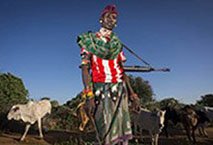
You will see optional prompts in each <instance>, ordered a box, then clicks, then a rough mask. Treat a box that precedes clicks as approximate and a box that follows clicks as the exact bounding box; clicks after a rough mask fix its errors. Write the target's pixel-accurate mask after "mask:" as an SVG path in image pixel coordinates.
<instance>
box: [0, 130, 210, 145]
mask: <svg viewBox="0 0 213 145" xmlns="http://www.w3.org/2000/svg"><path fill="white" fill-rule="evenodd" d="M207 133H208V135H209V137H208V138H205V137H199V136H198V133H197V132H196V139H197V145H213V127H211V128H207ZM20 136H21V134H15V133H1V134H0V145H59V144H65V143H64V142H66V141H69V140H72V139H74V140H78V141H79V140H81V142H82V140H85V139H86V140H88V139H89V140H91V139H93V138H94V137H95V136H94V133H88V134H85V133H80V132H78V133H77V132H66V131H49V132H47V133H45V134H44V136H45V137H44V139H43V140H40V139H39V138H38V135H37V134H29V135H27V136H26V139H25V141H23V142H19V138H20ZM76 142H77V141H76ZM142 142H143V143H142ZM77 144H78V143H76V145H77ZM149 144H150V142H149V138H148V136H144V138H143V141H140V140H139V143H135V142H133V141H130V145H149ZM66 145H68V144H67V143H66ZM70 145H74V144H72V143H71V144H70ZM85 145H86V144H85ZM87 145H88V144H87ZM159 145H190V143H189V142H188V140H187V138H186V135H185V134H184V133H182V134H173V135H172V137H169V138H166V137H165V136H164V135H160V138H159Z"/></svg>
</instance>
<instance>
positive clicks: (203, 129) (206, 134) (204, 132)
mask: <svg viewBox="0 0 213 145" xmlns="http://www.w3.org/2000/svg"><path fill="white" fill-rule="evenodd" d="M202 131H203V134H204V136H205V137H208V133H207V132H206V130H205V127H204V126H203V127H202Z"/></svg>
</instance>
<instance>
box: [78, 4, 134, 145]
mask: <svg viewBox="0 0 213 145" xmlns="http://www.w3.org/2000/svg"><path fill="white" fill-rule="evenodd" d="M117 16H118V12H117V9H116V7H115V5H108V6H106V7H105V8H104V10H103V11H102V13H101V17H100V24H101V28H100V30H99V31H98V32H96V33H92V32H87V33H84V34H82V35H79V36H78V40H77V43H78V45H79V46H80V48H81V58H82V63H81V69H82V80H83V84H84V91H83V92H84V94H86V96H89V97H91V98H90V99H91V100H93V98H92V97H93V96H94V100H95V103H94V104H95V111H94V120H95V124H96V129H97V132H98V134H99V137H100V140H101V141H102V143H103V144H104V145H115V144H122V145H127V144H128V140H129V139H131V138H132V130H131V124H130V115H129V109H128V96H127V87H126V83H125V78H126V76H125V74H124V70H123V62H125V61H126V58H125V56H124V53H123V51H122V43H121V41H120V40H119V38H118V37H117V36H116V34H115V33H114V32H112V30H113V28H114V27H115V26H116V23H117ZM130 90H132V89H130ZM130 92H131V95H130V96H131V98H133V99H135V100H137V95H136V94H134V92H133V91H130ZM92 94H94V95H92ZM92 104H93V103H91V105H92Z"/></svg>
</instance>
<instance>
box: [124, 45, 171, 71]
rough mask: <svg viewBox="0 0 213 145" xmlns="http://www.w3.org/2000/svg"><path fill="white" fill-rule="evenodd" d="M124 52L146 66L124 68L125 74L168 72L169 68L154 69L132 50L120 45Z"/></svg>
mask: <svg viewBox="0 0 213 145" xmlns="http://www.w3.org/2000/svg"><path fill="white" fill-rule="evenodd" d="M122 45H123V47H124V48H126V50H128V51H129V52H130V53H131V54H132V55H134V56H135V57H136V58H138V59H139V60H140V61H141V62H143V63H144V64H145V65H146V66H124V70H125V71H126V72H151V71H161V72H169V71H170V69H169V68H154V67H152V66H151V65H150V64H149V63H148V62H146V61H145V60H144V59H142V58H141V57H140V56H139V55H137V54H136V53H135V52H134V51H133V50H132V49H130V48H129V47H127V46H126V45H125V44H122Z"/></svg>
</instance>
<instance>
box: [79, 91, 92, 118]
mask: <svg viewBox="0 0 213 145" xmlns="http://www.w3.org/2000/svg"><path fill="white" fill-rule="evenodd" d="M82 98H83V99H85V105H84V109H85V111H86V113H87V115H88V116H91V115H93V111H94V108H95V99H94V94H93V91H92V90H84V91H83V94H82Z"/></svg>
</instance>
